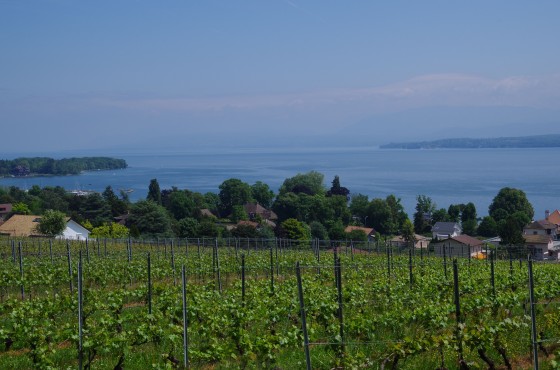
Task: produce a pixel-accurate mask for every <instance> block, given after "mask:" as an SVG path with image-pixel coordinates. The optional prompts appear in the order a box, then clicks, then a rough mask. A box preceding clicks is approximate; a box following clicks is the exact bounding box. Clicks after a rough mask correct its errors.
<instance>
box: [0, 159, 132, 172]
mask: <svg viewBox="0 0 560 370" xmlns="http://www.w3.org/2000/svg"><path fill="white" fill-rule="evenodd" d="M126 167H127V164H126V161H125V160H124V159H116V158H109V157H83V158H63V159H52V158H47V157H33V158H16V159H13V160H0V176H8V175H12V176H28V175H77V174H79V173H80V172H83V171H92V170H113V169H121V168H126Z"/></svg>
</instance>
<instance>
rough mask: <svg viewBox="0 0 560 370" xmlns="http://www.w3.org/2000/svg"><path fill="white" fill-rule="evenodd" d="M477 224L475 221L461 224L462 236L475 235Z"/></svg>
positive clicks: (466, 221) (470, 220) (471, 220)
mask: <svg viewBox="0 0 560 370" xmlns="http://www.w3.org/2000/svg"><path fill="white" fill-rule="evenodd" d="M477 225H478V222H477V221H476V219H469V220H465V221H463V222H462V223H461V226H462V228H463V234H467V235H476V234H477Z"/></svg>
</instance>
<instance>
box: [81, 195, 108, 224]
mask: <svg viewBox="0 0 560 370" xmlns="http://www.w3.org/2000/svg"><path fill="white" fill-rule="evenodd" d="M80 198H81V202H80V206H79V215H80V216H81V218H83V219H86V220H89V221H90V222H91V223H92V225H93V226H101V225H103V224H105V223H110V222H112V220H113V214H112V213H111V207H110V205H109V204H108V203H107V202H106V201H105V199H104V198H103V197H102V196H101V195H100V194H98V193H92V194H88V195H86V196H84V197H80Z"/></svg>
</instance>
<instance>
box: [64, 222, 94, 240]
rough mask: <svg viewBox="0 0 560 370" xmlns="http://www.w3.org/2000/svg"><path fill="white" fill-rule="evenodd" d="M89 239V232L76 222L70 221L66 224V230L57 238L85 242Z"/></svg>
mask: <svg viewBox="0 0 560 370" xmlns="http://www.w3.org/2000/svg"><path fill="white" fill-rule="evenodd" d="M88 238H89V230H88V229H86V228H85V227H83V226H82V225H80V224H79V223H77V222H76V221H74V220H68V222H66V229H64V231H63V232H62V235H58V236H57V239H73V240H85V239H88Z"/></svg>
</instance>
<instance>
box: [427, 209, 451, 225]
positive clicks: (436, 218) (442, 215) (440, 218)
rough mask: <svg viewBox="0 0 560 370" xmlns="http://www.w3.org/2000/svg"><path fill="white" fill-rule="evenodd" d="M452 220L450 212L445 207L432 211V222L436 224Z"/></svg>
mask: <svg viewBox="0 0 560 370" xmlns="http://www.w3.org/2000/svg"><path fill="white" fill-rule="evenodd" d="M449 221H451V219H450V217H449V214H448V213H447V211H446V210H445V208H440V209H436V210H435V211H434V212H433V213H432V221H431V224H432V225H433V224H435V223H436V222H449Z"/></svg>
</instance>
